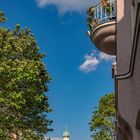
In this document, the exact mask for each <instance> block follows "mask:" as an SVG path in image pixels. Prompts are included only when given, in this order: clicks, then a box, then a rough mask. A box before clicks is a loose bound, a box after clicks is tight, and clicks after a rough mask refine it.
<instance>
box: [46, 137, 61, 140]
mask: <svg viewBox="0 0 140 140" xmlns="http://www.w3.org/2000/svg"><path fill="white" fill-rule="evenodd" d="M45 140H62V138H59V137H54V138H48V137H46V138H45Z"/></svg>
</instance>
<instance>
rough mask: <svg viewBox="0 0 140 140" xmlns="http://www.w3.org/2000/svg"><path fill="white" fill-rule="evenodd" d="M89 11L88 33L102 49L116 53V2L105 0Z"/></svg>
mask: <svg viewBox="0 0 140 140" xmlns="http://www.w3.org/2000/svg"><path fill="white" fill-rule="evenodd" d="M104 1H105V2H104V3H103V2H101V3H99V4H97V5H96V6H93V7H90V8H89V10H88V11H87V13H88V15H89V18H88V19H87V21H88V26H89V29H90V31H88V34H89V36H90V38H91V40H92V42H93V43H94V44H95V46H96V47H97V48H98V49H99V50H100V51H103V52H105V53H107V54H109V55H116V2H115V0H104Z"/></svg>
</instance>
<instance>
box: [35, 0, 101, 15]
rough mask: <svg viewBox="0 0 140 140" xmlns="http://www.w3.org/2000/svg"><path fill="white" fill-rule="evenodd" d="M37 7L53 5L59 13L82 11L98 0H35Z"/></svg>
mask: <svg viewBox="0 0 140 140" xmlns="http://www.w3.org/2000/svg"><path fill="white" fill-rule="evenodd" d="M36 2H37V4H38V6H39V7H45V6H49V5H54V6H56V7H57V9H58V12H59V13H60V14H64V13H66V12H82V11H83V10H85V9H87V8H88V7H89V6H91V5H94V4H95V3H97V2H99V0H36Z"/></svg>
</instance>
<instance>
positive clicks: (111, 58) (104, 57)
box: [99, 52, 115, 62]
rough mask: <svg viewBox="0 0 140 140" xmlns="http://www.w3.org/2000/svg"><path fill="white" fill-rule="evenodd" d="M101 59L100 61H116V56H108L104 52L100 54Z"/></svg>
mask: <svg viewBox="0 0 140 140" xmlns="http://www.w3.org/2000/svg"><path fill="white" fill-rule="evenodd" d="M99 59H100V60H105V61H107V62H108V61H115V56H113V55H108V54H105V53H103V52H100V53H99Z"/></svg>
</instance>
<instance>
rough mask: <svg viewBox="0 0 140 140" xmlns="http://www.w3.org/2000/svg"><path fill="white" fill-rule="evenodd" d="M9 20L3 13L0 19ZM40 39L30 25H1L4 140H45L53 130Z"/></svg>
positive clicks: (0, 132) (1, 128) (1, 132)
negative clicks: (35, 35)
mask: <svg viewBox="0 0 140 140" xmlns="http://www.w3.org/2000/svg"><path fill="white" fill-rule="evenodd" d="M5 20H6V18H5V16H4V14H3V13H2V12H0V22H4V21H5ZM43 57H44V54H41V53H39V48H38V46H37V42H36V40H35V38H34V36H33V34H32V33H31V31H30V30H29V29H28V28H24V29H21V28H20V25H16V27H15V29H14V30H13V31H11V30H10V29H7V28H2V27H1V28H0V60H1V63H0V139H1V140H11V137H15V139H17V140H18V139H22V140H42V139H43V137H44V134H46V132H48V131H51V129H50V128H49V125H50V124H51V123H52V121H50V120H48V117H47V115H48V113H49V112H50V111H51V109H50V107H49V104H48V97H47V95H46V92H47V91H48V86H47V85H48V84H47V83H49V82H50V80H51V77H50V75H49V74H48V72H47V70H46V66H45V64H44V63H43V62H42V58H43Z"/></svg>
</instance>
